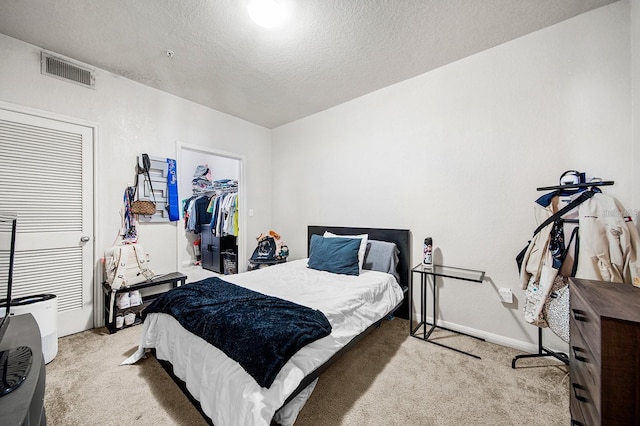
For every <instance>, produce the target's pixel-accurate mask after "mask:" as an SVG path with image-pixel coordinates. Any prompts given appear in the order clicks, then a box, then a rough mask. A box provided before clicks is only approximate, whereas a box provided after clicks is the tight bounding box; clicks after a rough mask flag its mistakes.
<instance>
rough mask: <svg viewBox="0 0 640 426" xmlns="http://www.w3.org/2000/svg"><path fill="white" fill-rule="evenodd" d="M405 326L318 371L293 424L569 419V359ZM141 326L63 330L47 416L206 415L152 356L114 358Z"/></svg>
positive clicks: (176, 420)
mask: <svg viewBox="0 0 640 426" xmlns="http://www.w3.org/2000/svg"><path fill="white" fill-rule="evenodd" d="M408 328H409V326H408V322H407V321H405V320H401V319H394V320H392V321H385V322H383V324H382V326H381V327H380V328H378V329H375V330H374V331H373V332H371V333H370V334H369V335H368V336H366V337H365V338H364V339H362V340H361V341H360V342H359V343H358V344H357V345H356V346H355V347H354V348H353V349H352V350H351V351H350V352H348V353H347V354H345V356H343V357H342V358H340V360H338V362H336V363H335V364H334V365H333V366H332V367H331V368H329V369H328V370H327V371H326V372H325V373H324V374H323V375H322V376H321V377H320V380H319V381H318V384H317V386H316V388H315V390H314V392H313V393H312V395H311V397H310V398H309V400H308V401H307V404H306V405H305V407H304V408H303V410H302V411H301V413H300V415H299V416H298V419H297V421H296V425H299V426H334V425H345V426H346V425H349V426H359V425H362V426H365V425H366V426H371V425H380V426H382V425H385V426H389V425H398V426H400V425H403V426H404V425H410V426H413V425H416V426H431V425H433V426H438V425H443V426H444V425H447V426H448V425H492V426H500V425H505V426H506V425H521V424H528V425H545V426H547V425H567V424H569V423H570V416H569V377H568V368H567V367H566V366H565V365H563V364H561V363H559V362H557V361H556V360H554V359H550V358H533V359H523V360H520V361H518V368H516V369H512V368H511V360H512V358H513V357H514V356H515V355H518V354H519V353H520V352H519V351H517V350H515V349H511V348H506V347H503V346H499V345H495V344H491V343H487V342H483V341H479V340H477V339H473V338H470V337H467V336H461V335H457V334H452V333H449V332H447V331H440V330H438V331H437V332H436V333H435V335H434V337H435V339H437V340H436V341H438V342H441V343H444V344H447V345H450V346H453V347H456V348H460V349H462V350H465V351H468V352H470V353H473V354H475V355H478V356H480V357H481V358H482V359H475V358H472V357H469V356H466V355H463V354H459V353H457V352H454V351H451V350H449V349H446V348H442V347H440V346H437V345H433V344H430V343H426V342H423V341H421V340H419V339H415V338H412V337H409V336H408ZM140 332H141V327H131V328H127V329H124V330H121V331H119V332H118V333H115V334H112V335H109V334H108V332H107V331H106V329H104V328H99V329H94V330H88V331H85V332H83V333H78V334H74V335H71V336H66V337H63V338H60V339H59V345H58V346H59V347H58V354H57V356H56V358H55V359H54V360H53V361H52V362H50V363H49V364H48V365H47V385H46V386H47V387H46V393H45V408H46V412H47V421H48V424H49V425H52V426H58V425H60V426H62V425H64V426H73V425H133V424H135V425H150V426H151V425H153V426H163V425H189V426H192V425H193V426H199V425H206V422H205V421H204V420H203V418H202V416H201V415H200V413H199V412H198V411H197V410H196V409H195V408H194V407H193V406H192V404H191V403H190V402H189V400H188V399H187V397H186V396H185V395H184V394H183V393H182V392H181V391H180V389H179V388H178V386H177V385H176V384H175V383H174V382H173V381H172V380H171V378H170V377H169V376H168V375H167V374H166V373H165V371H164V370H163V369H162V367H161V366H160V365H159V363H158V362H157V360H156V359H155V358H153V357H149V358H146V359H144V360H142V361H140V362H138V363H137V364H136V365H132V366H120V365H119V363H120V362H121V361H122V360H124V359H125V358H127V357H128V356H129V355H131V354H132V353H133V352H134V351H135V349H136V348H137V345H138V342H139V339H140ZM220 426H224V425H220ZM234 426H235V425H234ZM237 426H243V425H237Z"/></svg>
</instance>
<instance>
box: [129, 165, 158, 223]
mask: <svg viewBox="0 0 640 426" xmlns="http://www.w3.org/2000/svg"><path fill="white" fill-rule="evenodd" d="M150 168H151V160H150V159H149V156H148V155H147V154H142V167H140V165H137V169H138V170H137V173H136V191H137V188H138V176H139V175H140V174H142V175H143V177H144V180H145V182H149V188H150V189H151V196H152V197H153V201H151V200H141V199H140V194H139V193H138V199H137V200H135V201H134V202H133V203H132V204H131V213H133V214H140V215H143V216H153V215H154V214H156V203H155V201H156V195H155V194H154V192H153V185H152V183H151V177H150V176H149V169H150Z"/></svg>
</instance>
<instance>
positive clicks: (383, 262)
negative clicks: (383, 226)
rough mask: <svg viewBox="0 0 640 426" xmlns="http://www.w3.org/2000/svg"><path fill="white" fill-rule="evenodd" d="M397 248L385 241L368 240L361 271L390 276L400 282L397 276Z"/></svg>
mask: <svg viewBox="0 0 640 426" xmlns="http://www.w3.org/2000/svg"><path fill="white" fill-rule="evenodd" d="M398 253H400V250H398V247H396V245H395V244H394V243H389V242H387V241H377V240H368V241H367V250H366V252H365V255H364V264H363V265H362V269H368V270H370V271H380V272H386V273H388V274H392V275H393V276H395V277H396V281H398V282H400V275H399V274H398V271H397V269H398Z"/></svg>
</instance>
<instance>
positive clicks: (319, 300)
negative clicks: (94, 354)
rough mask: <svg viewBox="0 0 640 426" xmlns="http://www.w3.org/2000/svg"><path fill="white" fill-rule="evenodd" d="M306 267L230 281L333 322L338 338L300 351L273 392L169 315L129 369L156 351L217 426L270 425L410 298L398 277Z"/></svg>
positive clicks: (158, 317)
mask: <svg viewBox="0 0 640 426" xmlns="http://www.w3.org/2000/svg"><path fill="white" fill-rule="evenodd" d="M306 265H307V260H306V259H302V260H297V261H292V262H288V263H284V264H280V265H275V266H271V267H269V268H263V269H258V270H255V271H251V272H246V273H243V274H238V275H226V276H224V277H223V279H224V280H226V281H228V282H231V283H234V284H237V285H241V286H243V287H246V288H249V289H252V290H255V291H259V292H261V293H263V294H267V295H270V296H275V297H280V298H283V299H287V300H291V301H292V302H295V303H299V304H301V305H304V306H308V307H310V308H314V309H318V310H320V311H321V312H323V313H324V314H325V316H326V317H327V319H328V320H329V322H330V323H331V326H332V332H331V334H330V335H329V336H327V337H324V338H322V339H320V340H317V341H315V342H313V343H311V344H310V345H308V346H306V347H304V348H302V349H301V350H300V351H298V353H296V354H295V355H294V356H293V357H292V358H291V360H289V362H288V363H287V364H286V365H285V366H284V367H283V369H282V370H281V371H280V373H279V374H278V376H277V377H276V380H275V381H274V383H273V384H272V385H271V387H270V388H269V389H266V388H262V387H260V386H259V385H258V384H257V383H256V381H255V380H254V379H253V378H252V377H251V376H250V375H249V374H247V373H246V372H245V371H244V370H243V369H242V367H241V366H240V365H239V364H238V363H237V362H235V361H233V360H232V359H230V358H228V357H227V356H226V355H225V354H224V353H222V352H221V351H220V350H218V349H217V348H215V347H214V346H212V345H210V344H208V343H207V342H205V341H204V340H202V339H201V338H199V337H197V336H195V335H193V334H191V333H189V332H188V331H186V330H185V329H183V328H182V327H181V326H180V324H179V323H178V322H177V321H176V320H175V319H174V318H173V317H171V316H169V315H166V314H149V315H148V316H147V318H146V320H145V322H144V324H143V330H142V341H141V344H140V348H139V350H138V351H137V352H136V353H135V354H134V355H132V356H131V357H130V358H128V359H127V360H125V361H124V362H123V364H130V363H133V362H136V361H137V360H138V359H140V358H142V357H143V356H144V350H145V349H146V348H155V350H156V356H157V357H158V358H159V359H162V360H168V361H169V362H171V364H172V365H173V369H174V373H175V375H176V376H177V377H179V378H180V379H182V380H183V381H185V382H186V385H187V389H188V390H189V392H190V393H191V395H193V396H194V397H195V398H196V399H197V400H198V401H200V404H201V406H202V410H203V411H204V412H205V413H206V414H207V415H208V416H209V417H210V418H211V419H212V421H213V424H215V425H216V426H225V425H269V424H270V422H271V419H272V418H273V415H274V413H275V411H276V410H277V409H278V408H280V407H281V406H282V404H283V403H284V401H285V400H286V398H287V397H288V396H289V395H290V394H291V392H293V391H294V390H295V389H296V388H297V387H298V385H299V384H300V382H301V380H302V379H303V378H304V377H305V376H306V375H307V374H309V373H311V372H312V371H313V370H314V369H315V368H316V367H318V366H319V365H321V364H323V363H324V362H325V361H327V360H328V359H329V358H330V357H331V356H332V355H333V354H334V353H335V352H337V351H338V350H340V349H341V348H342V347H344V346H345V345H346V344H347V343H349V341H351V339H353V338H354V337H355V336H357V335H358V334H360V333H361V332H363V331H364V330H365V329H366V328H367V327H369V326H370V325H371V324H373V323H374V322H376V321H377V320H379V319H381V318H383V317H384V316H385V315H386V314H388V313H389V312H390V311H391V310H392V309H393V308H394V307H395V306H397V305H398V304H399V303H400V302H401V301H402V298H403V293H402V289H401V288H400V286H399V285H398V284H397V282H396V280H395V278H394V277H393V276H392V275H390V274H386V273H383V272H377V271H367V270H364V271H362V273H361V274H360V275H359V276H348V275H337V274H332V273H329V272H323V271H316V270H313V269H309V268H307V266H306Z"/></svg>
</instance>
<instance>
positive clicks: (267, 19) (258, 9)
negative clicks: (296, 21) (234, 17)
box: [248, 0, 291, 28]
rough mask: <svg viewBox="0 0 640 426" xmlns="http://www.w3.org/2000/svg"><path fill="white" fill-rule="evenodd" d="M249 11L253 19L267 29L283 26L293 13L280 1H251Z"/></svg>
mask: <svg viewBox="0 0 640 426" xmlns="http://www.w3.org/2000/svg"><path fill="white" fill-rule="evenodd" d="M248 9H249V16H251V19H253V20H254V21H255V22H256V24H258V25H260V26H262V27H265V28H273V27H276V26H278V25H280V24H282V23H283V22H284V21H285V20H286V19H287V18H288V17H289V14H290V12H291V11H290V10H289V8H288V7H287V6H286V5H285V4H284V3H283V2H282V1H278V0H249V6H248Z"/></svg>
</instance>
